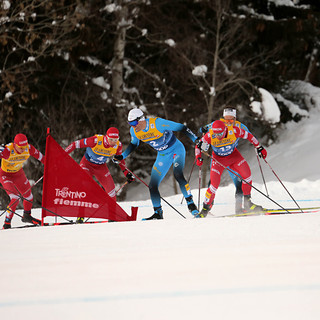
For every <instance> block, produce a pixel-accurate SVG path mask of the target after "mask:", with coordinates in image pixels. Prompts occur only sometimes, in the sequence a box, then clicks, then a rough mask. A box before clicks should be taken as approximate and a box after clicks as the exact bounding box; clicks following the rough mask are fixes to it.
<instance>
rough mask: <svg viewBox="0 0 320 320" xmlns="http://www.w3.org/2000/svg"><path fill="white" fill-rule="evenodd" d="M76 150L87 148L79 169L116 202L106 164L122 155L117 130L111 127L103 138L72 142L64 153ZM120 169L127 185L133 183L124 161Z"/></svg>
mask: <svg viewBox="0 0 320 320" xmlns="http://www.w3.org/2000/svg"><path fill="white" fill-rule="evenodd" d="M78 148H87V149H86V152H85V154H84V156H83V158H82V160H81V162H80V166H81V168H82V169H84V170H85V171H86V172H87V173H88V174H89V175H90V176H91V177H93V176H95V177H96V179H97V180H98V181H99V182H100V184H101V185H102V187H103V188H104V190H105V192H106V193H107V194H108V195H109V196H110V197H111V198H112V199H114V201H116V191H115V185H114V181H113V179H112V177H111V174H110V172H109V169H108V167H107V164H106V162H107V160H108V159H109V158H112V157H113V156H114V155H120V154H121V153H122V143H121V142H120V141H119V130H118V129H117V128H114V127H111V128H109V129H108V131H107V133H106V135H105V136H103V135H100V134H96V135H94V136H92V137H89V138H84V139H81V140H77V141H74V142H72V143H71V144H70V145H69V146H68V147H67V148H66V149H65V151H66V152H67V153H71V152H72V151H73V150H74V149H78ZM120 168H121V170H122V171H123V173H124V175H125V176H126V178H127V181H128V183H131V182H132V181H134V177H133V176H132V174H131V172H129V171H128V170H127V169H126V164H125V161H124V160H122V161H121V162H120Z"/></svg>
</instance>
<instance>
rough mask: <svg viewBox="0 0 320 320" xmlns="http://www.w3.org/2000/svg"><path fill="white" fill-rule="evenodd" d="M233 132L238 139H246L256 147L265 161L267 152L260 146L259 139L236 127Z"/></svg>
mask: <svg viewBox="0 0 320 320" xmlns="http://www.w3.org/2000/svg"><path fill="white" fill-rule="evenodd" d="M233 130H234V134H235V136H236V137H237V138H242V139H246V140H248V141H250V143H252V144H253V145H254V147H255V148H256V150H257V152H258V155H259V157H260V158H261V157H262V158H263V159H265V158H266V157H267V150H266V149H265V148H264V147H263V146H261V145H260V144H259V141H258V139H257V138H256V137H255V136H254V135H253V134H251V133H250V132H248V131H245V130H243V129H241V128H238V127H234V128H233Z"/></svg>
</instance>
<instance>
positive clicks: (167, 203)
mask: <svg viewBox="0 0 320 320" xmlns="http://www.w3.org/2000/svg"><path fill="white" fill-rule="evenodd" d="M126 169H127V170H128V171H129V172H130V173H131V174H133V175H134V176H135V177H136V178H137V179H138V180H139V181H140V182H142V183H143V184H144V185H145V186H146V187H147V188H148V189H150V187H149V185H148V184H147V183H145V182H144V181H143V180H142V179H140V178H139V177H138V176H137V175H136V174H135V173H133V172H132V171H131V170H129V169H128V168H126ZM160 199H162V200H163V201H164V202H165V203H166V204H167V205H169V206H170V207H171V208H172V209H173V210H174V211H176V212H178V213H179V214H180V216H181V217H183V218H185V219H186V217H185V216H184V215H183V214H181V213H180V212H179V211H178V210H177V209H176V208H175V207H173V206H172V205H171V204H170V203H169V202H168V201H167V200H165V199H163V198H162V197H161V196H160Z"/></svg>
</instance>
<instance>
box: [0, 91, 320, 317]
mask: <svg viewBox="0 0 320 320" xmlns="http://www.w3.org/2000/svg"><path fill="white" fill-rule="evenodd" d="M313 100H314V107H313V109H311V110H309V117H305V118H304V119H303V120H302V121H300V122H299V123H295V122H290V123H288V124H286V126H285V127H284V128H282V130H284V129H285V130H284V131H282V134H281V135H280V139H279V141H278V142H277V143H275V144H273V145H271V146H269V147H267V150H268V157H267V161H268V163H269V165H270V166H271V167H272V169H273V170H274V171H275V172H276V173H277V175H279V176H280V178H281V180H282V182H283V184H284V185H285V187H286V188H287V190H288V191H289V192H290V194H291V195H292V196H293V197H294V199H295V200H296V201H297V203H298V204H299V206H301V207H312V206H320V192H319V190H320V170H319V166H318V159H319V157H320V148H319V147H317V141H319V139H320V136H319V130H318V128H319V124H318V119H319V114H320V108H319V107H318V106H319V103H318V102H319V98H318V97H317V96H314V97H313ZM251 150H252V152H253V148H252V147H251ZM245 156H247V154H245ZM246 158H247V157H246ZM248 161H249V162H250V166H251V168H252V175H253V181H254V183H253V185H254V187H256V188H257V189H258V190H260V191H261V192H263V193H266V190H265V186H264V184H263V182H262V179H261V174H260V171H259V167H258V162H257V159H256V156H255V154H254V153H253V155H250V153H249V152H248ZM260 162H261V166H262V168H263V172H264V174H265V178H266V181H267V189H268V194H269V197H270V198H272V199H273V200H274V201H276V202H277V203H278V204H279V205H281V206H284V207H287V208H290V207H295V204H294V202H293V201H292V199H291V197H290V196H289V195H288V193H287V192H286V191H285V189H284V188H283V187H282V185H281V184H280V182H279V181H278V180H277V178H276V177H275V175H274V174H273V173H272V171H271V170H270V168H269V167H268V165H267V164H266V163H264V161H262V160H260ZM188 172H190V170H189V171H188ZM197 177H198V170H197V168H196V169H195V171H194V173H193V179H191V188H192V193H193V195H194V199H195V201H196V203H197V202H198V190H197V181H198V180H197ZM169 184H172V180H170V182H169V181H168V180H167V181H164V182H163V185H162V189H161V188H160V190H161V194H162V196H163V197H164V198H165V200H166V201H167V202H168V203H169V204H170V205H172V206H173V207H174V208H175V209H176V210H178V211H179V213H180V214H182V215H183V216H184V217H186V219H184V218H183V217H182V216H181V215H180V214H179V213H177V212H176V211H174V210H173V209H172V208H171V207H169V206H168V205H167V204H166V203H164V202H163V209H164V216H165V219H164V220H161V221H141V219H142V218H143V217H148V216H149V215H151V214H152V205H151V202H150V200H149V198H148V190H147V188H146V187H145V186H144V185H143V184H138V185H137V186H136V187H132V188H133V189H134V193H135V199H139V198H142V197H144V199H146V200H137V201H127V202H120V205H121V206H122V207H123V209H124V210H125V211H126V212H130V207H131V206H137V207H139V210H138V221H136V222H119V223H116V222H115V223H101V224H89V225H68V226H54V227H38V228H26V229H12V230H1V232H0V250H1V252H2V258H1V260H0V270H1V276H0V283H1V288H2V290H1V292H0V314H1V319H6V320H8V319H22V318H23V319H32V320H36V319H46V320H51V319H77V320H82V319H102V318H103V319H105V318H109V319H130V320H132V319H153V320H154V319H175V320H176V319H183V320H185V319H192V320H193V319H224V320H226V319H227V320H229V319H232V320H233V319H246V320H251V319H252V320H253V319H254V320H255V319H260V320H264V319H266V320H269V319H290V320H300V319H308V320H316V319H319V317H320V305H319V297H320V273H319V268H320V212H318V213H303V214H291V215H288V214H286V215H284V214H283V215H272V216H250V217H228V218H223V217H221V216H223V215H226V214H233V213H234V186H233V185H232V184H229V185H227V186H225V187H222V186H220V188H219V189H218V191H217V196H216V199H215V205H214V208H213V210H212V212H211V213H212V214H211V215H209V216H208V218H206V219H193V218H192V216H191V215H190V213H189V212H188V211H187V207H186V204H185V203H182V204H181V195H180V194H179V195H174V196H172V194H173V192H172V190H171V189H170V188H169ZM127 187H128V188H130V186H127ZM163 188H164V189H165V190H164V189H163ZM166 192H167V193H166ZM204 193H205V189H202V190H201V193H200V195H201V199H200V202H202V200H203V197H204ZM252 199H253V201H254V202H256V203H259V204H261V205H263V206H265V207H268V208H276V207H277V205H276V204H275V203H273V202H272V201H270V200H268V199H267V198H266V197H265V196H264V195H262V194H261V193H259V192H258V191H256V190H255V189H254V190H253V192H252ZM18 213H19V214H20V215H21V211H18ZM33 215H34V216H35V217H40V210H39V209H33ZM46 219H48V220H46V221H47V222H50V220H49V219H50V218H46ZM52 219H53V218H52ZM2 222H3V216H2V218H1V223H2ZM18 225H22V223H21V222H20V219H19V218H18V217H15V218H14V220H13V226H18Z"/></svg>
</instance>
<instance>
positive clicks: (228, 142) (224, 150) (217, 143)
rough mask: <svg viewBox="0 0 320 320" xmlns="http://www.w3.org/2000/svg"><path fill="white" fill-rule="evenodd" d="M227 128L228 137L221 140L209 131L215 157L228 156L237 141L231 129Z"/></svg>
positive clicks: (230, 127)
mask: <svg viewBox="0 0 320 320" xmlns="http://www.w3.org/2000/svg"><path fill="white" fill-rule="evenodd" d="M227 128H228V136H227V137H226V138H224V139H222V140H219V139H217V138H216V137H215V135H214V133H213V130H212V129H210V130H209V132H210V137H211V147H212V150H213V152H214V153H215V154H216V155H218V156H222V157H225V156H228V155H229V154H231V153H232V152H233V151H234V149H235V148H236V144H237V140H238V139H237V137H236V136H235V134H234V131H233V127H232V126H229V127H227Z"/></svg>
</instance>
